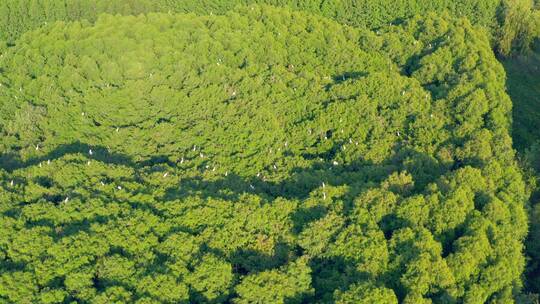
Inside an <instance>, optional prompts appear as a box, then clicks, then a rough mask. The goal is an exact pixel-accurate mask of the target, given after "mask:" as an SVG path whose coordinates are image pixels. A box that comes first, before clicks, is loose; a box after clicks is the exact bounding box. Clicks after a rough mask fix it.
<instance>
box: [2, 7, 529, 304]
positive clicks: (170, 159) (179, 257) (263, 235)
mask: <svg viewBox="0 0 540 304" xmlns="http://www.w3.org/2000/svg"><path fill="white" fill-rule="evenodd" d="M0 70H1V71H2V74H1V76H0V77H1V78H0V84H1V85H2V86H1V87H0V150H1V151H2V158H1V160H0V161H1V163H0V167H1V169H0V177H1V179H0V187H1V190H2V191H0V300H2V301H5V302H14V303H40V302H41V303H66V302H78V303H114V302H116V303H124V302H125V303H133V302H135V303H156V302H159V303H188V302H191V303H194V302H210V303H212V302H213V303H219V302H226V303H306V302H309V303H311V302H321V303H328V302H337V303H350V302H355V303H362V302H366V303H367V302H380V303H382V302H387V303H396V302H402V303H429V302H430V301H432V302H435V303H456V302H457V303H459V302H466V303H485V302H492V303H496V302H497V303H498V302H509V301H511V297H512V292H513V290H514V288H519V286H520V284H521V281H520V276H521V274H522V271H523V267H524V257H523V255H522V247H523V246H522V241H523V238H524V237H525V234H526V232H527V221H526V216H525V213H524V208H523V203H524V201H525V200H526V195H525V189H524V183H523V181H522V177H521V175H520V173H519V170H518V168H517V166H516V164H515V162H514V154H513V150H512V147H511V140H510V137H509V132H508V130H509V127H510V118H509V115H510V109H511V103H510V99H509V98H508V96H507V95H506V93H505V86H504V78H505V77H504V71H503V69H502V67H501V66H500V64H499V63H498V62H497V61H496V59H495V58H494V56H493V53H492V52H491V49H490V45H489V40H488V38H487V37H486V36H485V35H484V34H483V33H482V32H478V31H476V30H475V29H474V28H473V27H472V26H471V24H470V23H469V22H468V21H467V20H465V19H452V18H450V17H449V16H435V15H433V14H429V15H424V16H422V18H419V17H418V18H413V19H411V20H410V21H408V22H405V23H403V24H402V25H399V26H388V27H385V28H384V29H380V30H379V31H378V32H371V31H368V30H362V29H356V28H352V27H347V26H342V25H339V24H338V23H336V22H333V21H330V20H327V19H323V18H320V17H314V16H311V15H307V14H305V13H300V12H292V11H290V10H284V9H276V8H271V7H266V6H263V7H259V6H251V7H246V8H241V9H238V10H235V12H229V13H227V14H225V15H223V16H216V15H207V16H197V15H194V14H188V15H174V14H149V15H147V16H142V15H141V16H138V17H133V16H131V17H121V16H111V15H104V16H102V17H100V18H99V19H98V20H97V21H96V23H95V24H89V23H87V22H73V23H62V22H59V23H55V24H49V25H47V26H45V27H42V28H41V29H39V30H37V31H35V32H30V33H28V34H26V35H24V36H23V37H22V38H21V39H20V40H19V41H18V42H17V44H16V46H14V47H12V48H9V49H8V51H7V52H6V53H5V54H3V57H2V58H1V59H0Z"/></svg>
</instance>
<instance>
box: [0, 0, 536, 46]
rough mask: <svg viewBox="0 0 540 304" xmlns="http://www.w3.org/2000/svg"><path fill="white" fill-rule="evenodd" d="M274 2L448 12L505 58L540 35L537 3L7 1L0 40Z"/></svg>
mask: <svg viewBox="0 0 540 304" xmlns="http://www.w3.org/2000/svg"><path fill="white" fill-rule="evenodd" d="M255 3H263V4H271V5H277V6H288V7H290V8H294V9H298V10H303V11H308V12H312V13H316V14H320V15H323V16H325V17H329V18H333V19H334V20H336V21H338V22H340V23H343V24H348V25H353V26H360V27H368V28H371V29H378V28H381V27H385V26H386V25H388V24H389V23H392V22H394V23H395V22H398V23H399V22H402V21H403V20H406V19H408V18H410V17H412V16H414V15H418V14H420V15H422V14H426V13H427V12H431V11H434V12H439V13H441V12H443V11H447V12H449V13H450V14H451V15H452V16H454V17H467V18H469V19H470V20H471V21H472V22H473V24H477V25H482V26H485V27H486V28H487V29H488V30H489V32H490V33H491V34H492V36H493V39H492V44H493V47H494V48H495V49H497V50H498V52H499V53H500V54H502V55H505V56H506V55H509V54H510V53H511V52H515V51H518V52H523V51H526V50H527V49H528V47H529V44H530V42H531V40H532V39H533V38H534V37H538V35H539V34H540V32H538V31H539V30H538V29H539V28H540V12H539V11H535V10H533V1H532V0H398V1H396V0H301V1H299V0H3V1H1V2H0V16H2V17H3V18H0V41H6V42H8V43H10V44H12V43H14V41H15V40H16V39H17V38H18V37H20V36H21V35H22V34H23V33H25V32H27V31H28V30H31V29H35V28H37V27H40V26H43V25H44V24H47V23H50V22H53V21H74V20H82V19H85V20H88V21H91V22H93V21H95V20H96V19H97V17H98V16H99V14H100V13H110V14H123V15H137V14H141V13H148V12H169V13H171V12H173V13H174V12H176V13H180V12H182V13H187V12H195V13H198V14H203V15H206V14H208V13H214V14H223V13H225V12H227V11H229V10H231V9H233V8H235V7H237V6H239V5H247V4H255Z"/></svg>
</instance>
